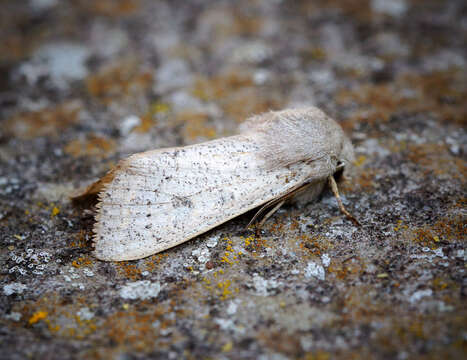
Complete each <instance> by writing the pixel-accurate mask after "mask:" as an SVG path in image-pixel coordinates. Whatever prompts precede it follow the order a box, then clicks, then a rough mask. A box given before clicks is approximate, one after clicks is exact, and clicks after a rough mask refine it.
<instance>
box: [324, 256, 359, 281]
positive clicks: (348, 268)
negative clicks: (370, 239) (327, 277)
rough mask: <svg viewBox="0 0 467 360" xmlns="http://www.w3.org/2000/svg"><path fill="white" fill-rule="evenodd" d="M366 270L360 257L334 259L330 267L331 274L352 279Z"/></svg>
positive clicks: (342, 278)
mask: <svg viewBox="0 0 467 360" xmlns="http://www.w3.org/2000/svg"><path fill="white" fill-rule="evenodd" d="M364 270H365V266H364V265H363V264H361V262H360V261H359V260H358V259H355V258H353V259H350V260H348V261H345V260H344V261H340V262H339V261H335V260H333V261H332V262H331V264H330V265H329V267H328V272H329V274H334V275H335V276H336V278H338V279H340V280H350V279H355V278H358V277H359V276H360V275H361V274H362V273H363V272H364Z"/></svg>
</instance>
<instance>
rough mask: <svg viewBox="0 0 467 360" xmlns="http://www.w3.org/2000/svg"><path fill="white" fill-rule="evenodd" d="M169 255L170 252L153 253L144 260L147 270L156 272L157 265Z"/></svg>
mask: <svg viewBox="0 0 467 360" xmlns="http://www.w3.org/2000/svg"><path fill="white" fill-rule="evenodd" d="M168 256H169V254H167V253H162V254H156V255H152V256H151V257H150V258H149V259H147V260H146V261H145V262H144V266H145V269H146V271H149V272H154V271H155V270H156V265H159V264H160V263H161V261H162V260H163V259H165V258H167V257H168Z"/></svg>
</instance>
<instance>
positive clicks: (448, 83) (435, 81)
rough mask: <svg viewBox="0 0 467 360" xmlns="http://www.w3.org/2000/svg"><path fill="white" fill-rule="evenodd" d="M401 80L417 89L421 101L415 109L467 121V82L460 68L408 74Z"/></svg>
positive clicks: (445, 118)
mask: <svg viewBox="0 0 467 360" xmlns="http://www.w3.org/2000/svg"><path fill="white" fill-rule="evenodd" d="M401 81H402V82H403V83H404V84H405V85H407V86H411V87H412V88H413V89H415V90H417V92H418V94H419V98H418V99H417V100H419V101H420V102H421V103H419V104H418V106H416V108H417V109H419V110H426V111H432V112H434V113H435V114H437V115H438V117H439V118H440V120H443V121H448V122H454V123H458V124H464V125H465V124H466V123H467V103H466V101H465V99H466V98H467V82H466V81H465V76H464V74H463V72H462V70H461V69H456V68H452V69H449V70H445V71H435V72H433V73H430V74H426V75H413V74H408V75H406V76H404V77H403V78H402V80H401Z"/></svg>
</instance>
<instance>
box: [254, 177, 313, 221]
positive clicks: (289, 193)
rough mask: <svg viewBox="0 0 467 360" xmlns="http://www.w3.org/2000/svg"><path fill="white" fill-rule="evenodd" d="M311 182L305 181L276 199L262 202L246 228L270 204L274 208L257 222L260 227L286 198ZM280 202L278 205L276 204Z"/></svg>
mask: <svg viewBox="0 0 467 360" xmlns="http://www.w3.org/2000/svg"><path fill="white" fill-rule="evenodd" d="M310 185H311V184H310V183H307V184H304V185H300V186H299V187H297V188H295V189H292V190H291V191H290V192H288V193H287V194H285V195H282V196H281V197H279V198H277V199H273V200H271V201H269V202H267V203H266V204H264V205H263V206H261V209H259V210H258V211H257V212H256V214H255V215H254V216H253V218H252V219H251V220H250V222H249V223H248V225H247V228H248V227H250V226H251V225H252V224H253V223H254V222H255V221H256V219H257V218H258V217H260V216H261V215H262V214H263V213H264V212H265V211H266V210H267V209H269V208H270V207H271V206H274V208H273V209H272V210H271V211H269V212H268V213H267V214H266V215H265V217H264V219H262V220H261V222H260V223H259V224H258V225H259V227H261V226H262V225H263V224H264V223H265V222H266V220H267V219H268V218H269V217H271V215H272V214H274V213H275V212H276V211H277V210H278V209H279V208H280V207H281V206H282V205H283V204H284V202H285V201H287V200H288V199H290V198H291V197H293V196H294V195H296V194H298V193H300V192H301V191H304V190H305V189H306V188H308V187H309V186H310ZM278 204H280V205H278Z"/></svg>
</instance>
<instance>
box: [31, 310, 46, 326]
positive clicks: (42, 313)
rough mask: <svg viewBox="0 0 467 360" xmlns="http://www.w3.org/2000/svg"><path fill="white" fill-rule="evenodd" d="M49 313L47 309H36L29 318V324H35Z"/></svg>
mask: <svg viewBox="0 0 467 360" xmlns="http://www.w3.org/2000/svg"><path fill="white" fill-rule="evenodd" d="M47 315H48V314H47V311H42V310H40V311H36V312H35V313H34V314H32V316H31V317H30V318H29V320H28V323H29V325H33V324H35V323H37V322H39V321H40V320H44V319H45V318H46V317H47Z"/></svg>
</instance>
